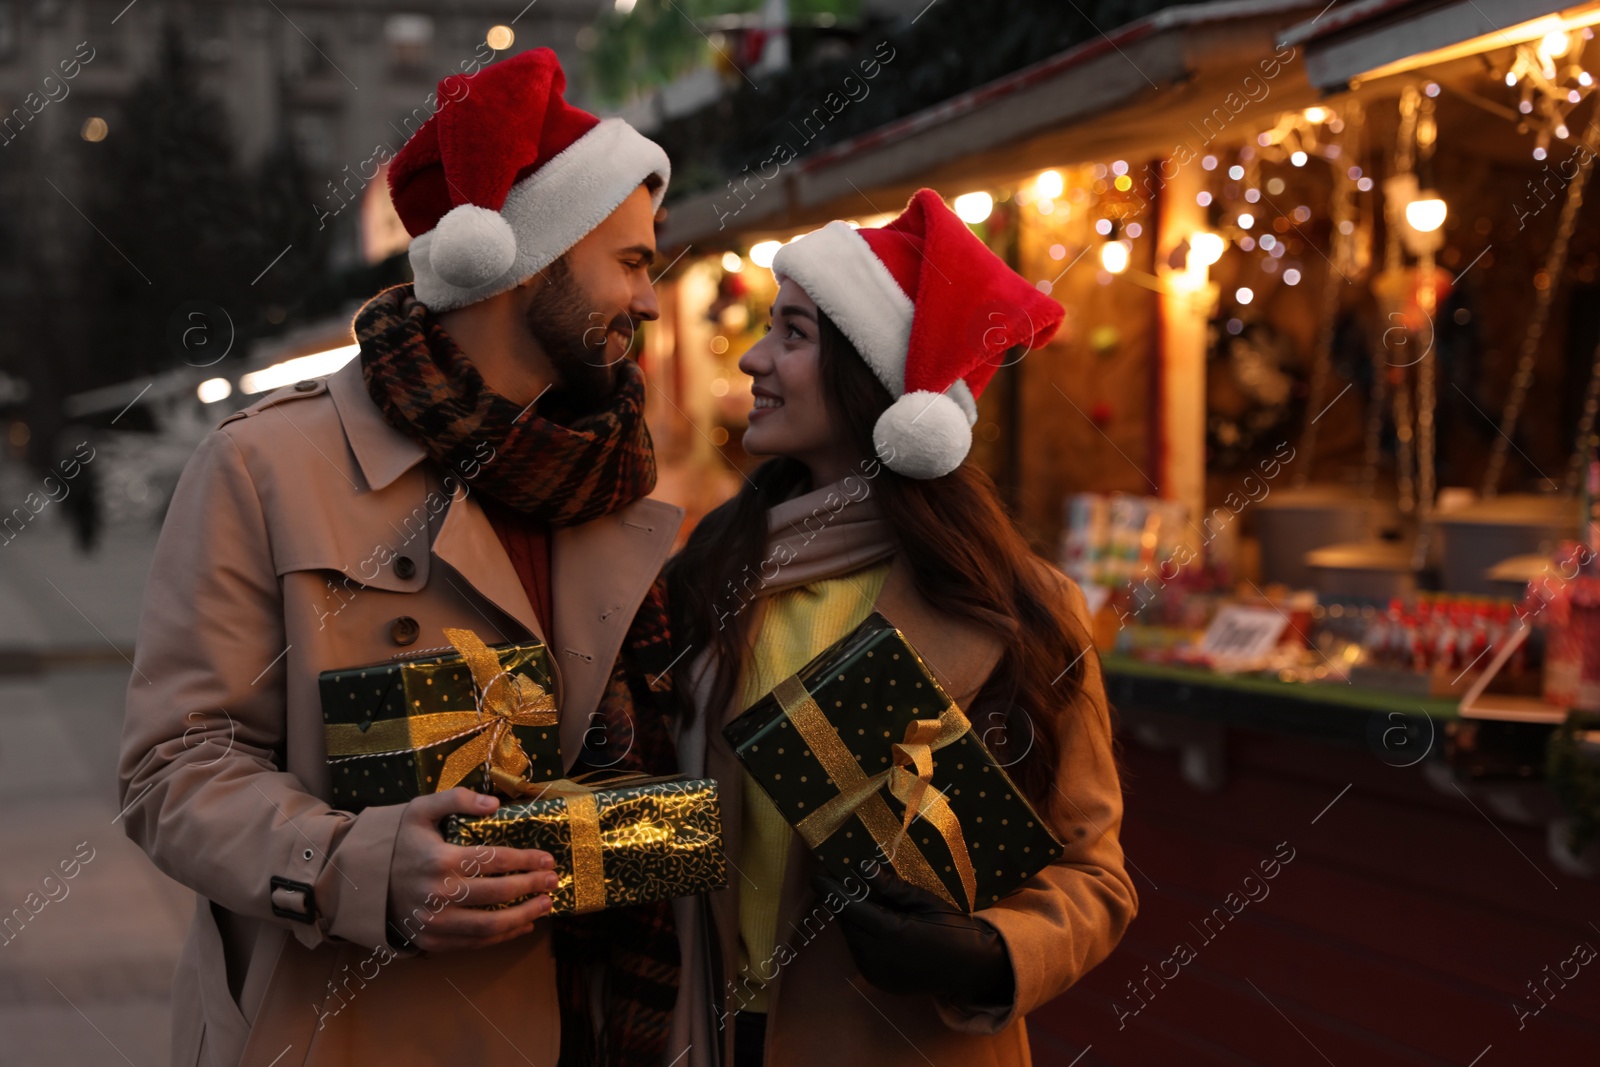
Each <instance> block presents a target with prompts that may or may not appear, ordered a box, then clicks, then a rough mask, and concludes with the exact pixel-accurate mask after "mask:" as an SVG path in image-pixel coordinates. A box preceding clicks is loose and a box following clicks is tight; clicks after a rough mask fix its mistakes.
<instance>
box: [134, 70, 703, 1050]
mask: <svg viewBox="0 0 1600 1067" xmlns="http://www.w3.org/2000/svg"><path fill="white" fill-rule="evenodd" d="M466 82H467V89H468V91H467V92H466V93H464V94H463V93H460V92H457V93H455V94H450V98H451V101H452V102H451V103H450V104H448V105H447V106H446V107H445V108H444V109H443V110H441V111H440V112H439V113H438V114H436V115H435V116H434V117H433V118H431V119H430V120H429V121H428V122H427V123H426V124H425V125H424V126H423V127H422V128H421V129H420V130H418V132H417V134H416V135H415V136H414V137H413V138H412V140H411V141H410V142H408V143H407V145H406V146H405V148H404V149H402V151H401V152H400V153H399V154H398V155H397V156H396V158H395V160H394V162H393V165H392V167H391V173H390V178H389V180H390V188H391V192H392V194H393V198H394V202H395V207H396V210H397V211H398V212H399V214H400V217H401V219H402V220H403V221H404V222H405V224H406V227H407V229H408V230H409V231H410V233H411V234H412V236H413V238H414V240H413V243H412V245H411V252H410V258H411V264H412V267H413V271H414V274H415V277H416V282H415V290H414V291H413V289H412V287H410V286H402V287H399V288H396V289H392V290H389V291H388V292H385V293H382V294H380V295H379V296H377V297H376V298H374V299H373V300H372V301H371V302H370V303H369V304H368V305H367V306H366V307H365V308H363V309H362V311H361V312H360V314H359V315H358V316H357V317H356V320H355V333H356V336H357V339H358V340H359V341H360V345H361V355H360V358H359V359H357V360H355V361H352V362H351V363H350V364H349V365H347V366H346V367H345V368H344V369H342V370H340V371H339V372H337V373H335V374H333V375H332V376H330V377H329V378H327V379H325V380H317V381H303V382H300V383H299V384H297V385H295V386H293V387H291V388H288V389H284V390H280V391H278V392H276V393H274V394H272V395H270V396H268V397H266V398H265V399H264V400H261V401H260V402H258V403H256V404H254V405H253V406H251V407H249V408H247V409H246V410H244V411H241V412H237V413H235V414H234V415H232V416H230V417H229V418H227V419H225V420H223V422H222V424H221V425H220V426H219V427H218V429H217V430H216V431H215V432H213V433H212V434H211V435H210V436H209V437H208V438H207V439H206V440H205V442H203V443H202V445H201V446H200V448H199V450H198V451H197V452H196V454H195V456H194V458H193V459H192V460H191V461H190V463H189V466H188V469H187V470H186V471H185V472H184V476H183V478H182V480H181V481H180V483H179V485H178V488H177V491H176V493H175V495H174V498H173V501H172V505H171V508H170V510H169V512H168V516H167V521H166V525H165V527H164V529H163V531H162V535H161V540H160V544H159V546H158V547H157V550H156V556H155V560H154V562H153V564H152V568H151V573H150V581H149V591H148V594H147V598H146V603H145V608H144V618H143V621H142V623H141V626H140V632H139V641H138V655H137V659H136V662H135V671H134V676H133V678H132V680H131V682H130V685H129V690H128V710H127V722H126V728H125V734H124V740H123V751H122V760H121V773H120V778H121V787H122V801H123V803H124V804H125V805H126V806H127V810H126V814H125V815H124V817H123V822H124V825H125V826H126V827H127V832H128V834H129V835H130V836H131V837H132V838H133V839H134V840H135V841H137V842H139V844H140V845H141V846H142V847H143V848H144V849H145V850H146V851H147V852H148V853H149V854H150V857H151V858H152V859H153V860H154V861H155V863H156V864H157V866H159V867H160V868H161V869H162V870H163V871H165V872H166V873H168V874H169V875H171V876H172V877H173V878H175V879H177V880H178V881H180V882H182V883H184V884H185V885H188V886H190V887H192V888H193V889H194V890H195V891H196V894H197V898H198V899H197V908H196V912H195V918H194V922H193V925H192V927H191V929H190V934H189V938H188V941H187V943H186V945H185V948H184V952H183V957H182V960H181V962H180V964H179V968H178V974H177V977H176V980H175V983H174V989H173V1001H174V1044H173V1055H172V1061H171V1062H173V1063H174V1064H183V1065H189V1064H201V1065H205V1067H222V1065H228V1067H232V1065H233V1064H238V1063H244V1064H247V1065H257V1064H259V1065H268V1064H270V1065H274V1067H287V1065H289V1064H310V1065H317V1067H324V1065H329V1064H369V1063H385V1064H439V1063H446V1062H451V1063H463V1064H466V1063H470V1064H473V1065H474V1067H493V1065H497V1064H518V1065H522V1064H526V1063H530V1062H531V1063H538V1064H552V1063H554V1062H555V1060H556V1058H557V1054H558V1049H560V1048H561V1046H562V1044H563V1043H566V1044H567V1045H568V1046H569V1050H570V1049H572V1048H581V1047H584V1046H586V1045H587V1046H588V1047H590V1048H592V1047H593V1043H594V1042H605V1043H606V1052H607V1055H609V1056H611V1058H612V1059H613V1061H614V1062H621V1063H635V1062H649V1061H650V1060H651V1059H652V1058H654V1059H656V1060H659V1052H660V1048H661V1045H660V1041H661V1040H664V1026H665V1016H666V1014H668V1013H670V1011H671V998H670V988H669V989H668V993H667V996H666V1001H665V1004H664V1006H663V1005H662V1004H660V1003H658V1001H659V999H660V998H659V996H657V997H656V998H655V1000H652V995H653V994H659V992H660V990H659V989H658V988H654V987H652V985H651V983H652V982H653V983H655V986H660V985H663V984H666V985H668V986H669V987H670V984H671V983H672V982H675V980H676V969H675V968H676V958H675V951H670V952H669V951H668V950H671V949H673V946H674V942H673V938H672V934H671V929H670V925H669V924H668V923H667V922H666V921H664V920H661V921H658V920H659V919H660V915H659V914H658V913H648V912H647V913H643V914H635V915H632V916H631V917H630V915H628V914H626V913H624V914H621V915H618V914H614V913H604V914H605V922H606V924H607V925H606V926H605V927H604V929H603V930H602V931H600V934H598V935H597V933H596V931H595V929H593V928H586V927H584V926H583V925H581V924H574V925H573V926H572V927H571V932H570V937H571V938H572V939H573V940H572V943H573V944H578V945H580V946H581V947H582V948H583V949H585V950H586V951H587V950H590V949H593V948H594V946H595V945H596V944H600V945H601V946H602V949H603V950H604V951H605V952H609V953H610V955H607V956H603V957H602V958H604V959H607V960H615V959H617V958H618V955H617V954H618V953H622V954H627V953H632V955H633V958H632V959H631V960H630V961H629V963H628V965H627V966H625V967H622V968H617V969H614V970H621V971H622V972H624V973H622V974H621V975H620V976H618V975H615V974H613V975H611V976H609V977H610V979H612V980H610V981H608V983H607V988H608V989H609V990H610V991H611V992H610V993H608V999H607V1000H606V1001H605V1003H603V1004H591V1003H589V1002H588V1001H587V1000H586V998H585V990H586V989H587V988H588V987H589V983H588V982H587V981H586V980H585V979H584V978H583V976H581V975H579V974H577V973H576V969H575V968H572V967H570V966H567V965H566V959H565V958H564V966H563V971H562V976H561V978H560V979H559V980H558V974H557V966H556V955H557V954H556V953H555V952H554V951H553V949H552V929H551V927H552V922H551V920H549V919H542V918H541V917H542V916H545V915H546V914H547V913H548V911H549V908H550V898H549V896H548V892H549V890H550V889H552V888H554V885H555V875H554V873H553V872H552V870H551V868H552V865H553V862H552V859H551V857H550V856H549V855H547V854H545V853H542V852H535V851H531V850H519V849H509V848H505V849H494V850H488V849H485V850H481V851H474V850H472V849H466V848H460V847H456V846H453V845H449V844H447V843H445V842H444V840H443V839H442V838H441V836H440V833H439V830H438V824H439V822H440V820H441V819H443V818H444V817H445V816H447V815H449V814H452V813H462V814H469V815H481V814H485V813H487V812H489V811H492V810H493V809H494V808H495V807H496V803H497V802H496V801H495V800H493V799H492V798H489V797H486V796H483V795H480V794H477V793H474V792H471V791H468V790H466V789H461V788H457V789H451V790H448V791H446V792H443V793H438V794H433V795H427V796H423V797H419V798H417V799H415V800H412V801H411V802H409V803H405V804H394V805H387V806H376V807H369V808H366V809H365V810H363V811H361V812H359V813H357V814H352V813H349V812H345V811H341V810H338V808H337V805H335V804H333V803H331V802H330V801H331V795H330V784H329V781H330V776H329V772H328V767H327V763H326V750H325V746H324V742H323V720H322V713H321V708H320V704H319V697H318V687H317V676H318V674H319V672H322V671H325V670H330V669H337V668H347V667H358V666H361V665H364V664H369V663H377V662H381V661H385V660H389V659H390V658H391V657H393V656H394V655H395V654H397V653H405V652H412V651H417V650H421V649H425V648H429V647H433V646H441V645H444V644H445V641H444V636H443V634H442V630H443V628H445V627H463V628H467V629H471V630H474V631H476V632H477V634H478V635H479V636H480V637H481V638H482V639H483V640H484V641H485V642H487V643H488V644H490V645H495V644H501V643H506V642H511V641H525V640H527V639H529V638H533V639H537V640H540V641H543V642H545V643H546V644H547V645H548V647H549V648H550V650H551V654H552V659H553V661H554V664H555V673H556V701H557V705H558V707H559V709H560V715H561V718H560V727H559V730H560V735H561V746H562V752H563V754H564V757H565V760H566V762H567V764H568V769H569V770H570V768H571V764H572V763H573V761H574V759H575V758H576V757H577V756H578V755H579V753H580V751H581V750H583V749H584V748H585V742H586V740H587V741H588V742H589V748H590V751H591V753H592V751H593V748H594V746H595V744H596V743H597V741H596V729H597V728H599V729H600V731H601V732H609V733H610V735H611V736H610V737H609V738H608V740H611V741H613V742H617V741H618V740H620V741H623V742H627V745H626V748H624V750H623V752H622V754H620V755H617V756H615V757H608V758H606V759H602V760H596V762H601V763H606V764H612V765H618V766H629V765H638V764H639V763H640V761H641V760H643V759H646V758H647V757H650V756H651V755H652V754H653V753H654V752H655V751H659V750H660V749H661V748H662V746H663V745H664V742H663V741H662V740H661V738H660V737H659V736H658V735H659V731H657V733H655V734H652V732H651V730H649V729H639V730H635V729H634V727H635V724H640V723H645V724H648V723H651V722H653V721H654V720H653V719H652V717H650V716H649V715H648V714H646V715H645V716H644V717H643V718H641V717H640V716H639V715H638V714H636V713H637V712H640V711H644V710H645V705H646V704H647V703H648V702H649V701H650V700H651V698H652V696H653V694H652V692H651V687H652V683H655V684H656V686H657V687H658V688H659V684H660V679H661V674H662V672H663V671H664V670H665V668H666V666H667V665H668V664H667V663H666V662H665V657H664V656H663V655H662V654H661V653H662V652H663V651H664V649H665V648H666V628H665V622H664V620H665V613H664V607H663V603H662V601H661V598H660V595H659V593H658V591H657V587H656V586H655V579H656V576H657V574H658V572H659V570H660V567H661V564H662V562H663V561H664V560H665V558H666V555H667V552H668V549H669V547H670V545H671V542H672V539H673V536H674V534H675V533H676V531H677V528H678V526H679V523H680V522H681V519H682V513H681V511H679V509H677V508H674V507H671V506H669V505H667V504H664V503H661V502H658V501H653V500H650V499H647V497H646V494H648V493H649V492H650V490H651V489H652V488H653V486H654V483H655V461H654V453H653V451H652V448H651V443H650V436H649V433H648V431H647V430H646V428H645V424H644V386H643V379H642V376H641V374H640V371H639V368H638V367H637V365H636V364H634V363H632V362H631V361H629V360H628V359H627V358H626V353H627V349H628V347H629V346H630V343H631V339H632V326H633V324H634V323H635V322H638V321H640V320H648V319H654V318H655V317H656V314H657V305H656V301H655V296H654V294H653V292H652V290H651V287H650V281H649V277H648V274H647V268H648V267H649V265H650V263H651V261H652V259H653V258H654V256H655V239H654V225H653V224H654V220H655V217H656V213H657V210H658V209H659V207H660V203H661V198H662V195H663V193H664V191H665V187H666V182H667V179H668V175H669V167H668V163H667V158H666V155H665V154H664V153H663V152H662V150H661V149H660V147H659V146H657V145H655V144H653V143H652V142H650V141H648V140H646V139H645V138H644V137H643V136H641V135H640V134H638V133H637V132H636V131H634V130H633V129H632V128H630V127H629V126H627V124H625V123H623V122H622V121H620V120H615V119H612V120H606V121H603V122H602V121H600V120H598V119H596V118H595V116H593V115H589V114H587V113H585V112H583V111H581V110H578V109H576V108H574V107H571V106H570V105H568V104H567V103H566V102H565V100H564V99H563V96H562V94H563V91H564V88H565V81H564V77H563V75H562V72H561V68H560V65H559V64H558V63H557V62H556V60H555V57H554V54H553V53H551V52H550V51H549V50H548V49H539V50H535V51H531V52H527V53H523V54H522V55H519V56H517V57H515V58H512V59H508V60H506V61H505V62H503V63H501V64H498V65H496V66H493V67H489V68H487V69H485V70H484V71H482V72H481V73H479V74H476V75H474V76H473V77H471V78H469V79H466ZM445 88H446V87H445V86H441V87H440V95H441V97H444V96H445V95H447V94H446V93H445V91H444V90H445ZM458 88H459V87H458ZM619 731H621V732H623V733H626V734H627V735H628V736H626V737H622V738H620V739H619V738H617V736H616V735H617V733H618V732H619ZM586 735H587V736H586ZM653 739H654V740H653ZM652 745H654V746H655V748H654V749H652ZM613 747H616V746H615V744H613ZM528 893H533V894H535V895H534V896H533V897H532V899H530V900H528V901H526V902H525V903H522V904H518V905H516V906H513V907H509V908H503V909H500V910H481V909H478V908H474V907H473V905H482V904H492V903H503V902H506V901H509V900H512V899H515V898H516V897H518V896H523V895H526V894H528ZM562 918H563V920H565V919H566V917H562ZM630 923H631V924H632V925H630ZM563 929H565V928H563ZM605 937H610V938H611V939H612V940H611V943H610V944H609V945H607V943H606V941H605ZM622 940H625V941H626V943H625V944H622V943H618V942H619V941H622ZM663 945H665V946H667V948H666V949H663V947H662V946H663ZM641 976H642V977H641ZM630 980H631V985H630ZM618 989H620V990H621V994H620V995H619V994H618V993H617V990H618ZM619 996H620V998H621V999H622V1000H624V1002H623V1003H618V1002H617V1001H618V999H619ZM630 996H631V997H632V998H633V999H632V1002H627V1000H626V998H628V997H630ZM563 1017H565V1020H566V1021H567V1022H568V1024H569V1025H568V1026H567V1027H566V1028H565V1029H566V1032H563V1026H562V1025H561V1023H562V1021H563ZM591 1018H603V1019H604V1020H605V1022H604V1026H603V1027H601V1028H600V1029H598V1030H594V1029H592V1028H589V1027H587V1026H586V1023H587V1020H589V1019H591ZM574 1020H577V1025H573V1021H574ZM641 1034H644V1035H645V1036H644V1037H643V1038H641V1037H640V1035H641Z"/></svg>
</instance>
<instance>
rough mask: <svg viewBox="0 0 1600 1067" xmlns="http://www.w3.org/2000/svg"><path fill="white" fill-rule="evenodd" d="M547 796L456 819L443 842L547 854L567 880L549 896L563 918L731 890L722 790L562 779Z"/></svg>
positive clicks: (689, 782) (695, 784) (635, 779)
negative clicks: (724, 843) (724, 845)
mask: <svg viewBox="0 0 1600 1067" xmlns="http://www.w3.org/2000/svg"><path fill="white" fill-rule="evenodd" d="M544 792H545V795H544V796H543V797H539V798H537V799H532V800H523V801H518V802H517V803H514V804H503V805H501V806H500V809H499V810H498V811H496V812H495V813H494V814H493V815H485V816H482V817H478V818H468V817H466V816H462V815H452V816H450V817H449V818H447V819H446V820H445V822H444V837H445V840H446V841H450V842H453V843H455V844H458V845H467V846H471V845H507V846H510V847H512V848H536V849H540V850H542V851H544V852H548V853H550V854H551V855H552V856H554V857H555V861H556V872H557V873H558V874H559V876H560V878H561V882H560V885H559V886H558V887H557V888H556V890H555V891H554V892H553V893H551V894H550V897H551V903H552V905H553V907H552V911H553V912H554V913H557V914H559V913H561V912H590V911H599V910H601V909H602V908H616V907H623V906H625V905H629V904H644V903H647V902H649V901H653V900H670V899H672V898H673V897H683V896H689V895H691V894H694V893H708V892H711V891H712V890H716V889H722V888H724V887H725V886H727V884H728V869H727V858H726V856H725V855H724V853H723V848H722V809H721V806H720V805H719V803H718V799H717V783H716V782H714V781H712V780H710V779H688V778H649V777H645V776H642V775H623V776H615V777H612V778H610V779H606V780H603V781H591V780H588V779H586V781H585V782H583V783H580V782H575V781H572V780H571V779H562V780H561V781H559V782H552V783H550V784H549V785H547V786H545V787H544ZM522 899H524V900H526V899H527V898H526V897H524V898H522ZM511 903H516V901H513V902H511ZM511 903H507V904H504V905H500V906H501V907H510V906H511Z"/></svg>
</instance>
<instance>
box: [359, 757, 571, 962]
mask: <svg viewBox="0 0 1600 1067" xmlns="http://www.w3.org/2000/svg"><path fill="white" fill-rule="evenodd" d="M499 806H500V801H499V800H498V799H496V798H495V797H492V796H487V795H485V794H483V793H474V792H473V791H472V790H470V789H463V788H461V787H459V786H458V787H456V788H455V789H447V790H445V791H444V792H443V793H430V794H428V795H426V796H420V797H417V798H415V799H413V800H412V801H410V802H409V803H408V804H406V810H405V813H404V814H402V815H401V817H400V832H399V834H398V835H397V836H396V837H395V841H394V857H393V858H392V859H391V860H390V864H389V908H388V912H389V914H388V918H389V926H390V931H391V932H390V939H391V940H392V941H395V942H396V943H398V941H399V938H400V937H401V936H404V937H405V938H407V939H408V940H410V942H411V943H412V944H413V945H415V946H416V947H417V948H419V949H422V950H423V951H425V952H452V951H456V950H459V949H472V948H487V947H488V946H490V945H497V944H499V943H500V942H502V941H509V940H511V939H512V938H514V937H521V936H522V935H523V934H526V933H528V932H530V931H531V930H532V929H533V924H534V920H536V919H538V918H539V917H540V916H541V915H548V914H549V913H550V897H549V893H550V891H551V890H552V889H554V888H555V887H556V884H557V876H556V873H555V870H554V868H555V859H554V858H553V857H552V856H551V855H550V853H548V852H540V851H538V850H536V849H530V848H485V847H481V846H480V847H477V848H467V847H464V846H462V845H452V844H449V843H448V842H446V841H445V839H444V838H443V837H442V836H440V834H439V823H440V821H441V820H443V819H444V817H445V816H447V815H467V816H483V815H489V814H492V813H493V812H494V810H495V809H496V808H498V807H499ZM496 875H500V876H503V877H493V876H496ZM529 893H535V894H538V895H537V896H534V897H533V898H532V899H529V900H525V901H523V902H522V903H521V904H518V905H516V906H515V907H511V908H502V909H499V910H496V911H480V910H476V909H477V908H478V907H481V906H482V905H484V904H503V903H505V902H506V901H508V900H515V899H517V898H518V897H521V896H526V895H527V894H529Z"/></svg>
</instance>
